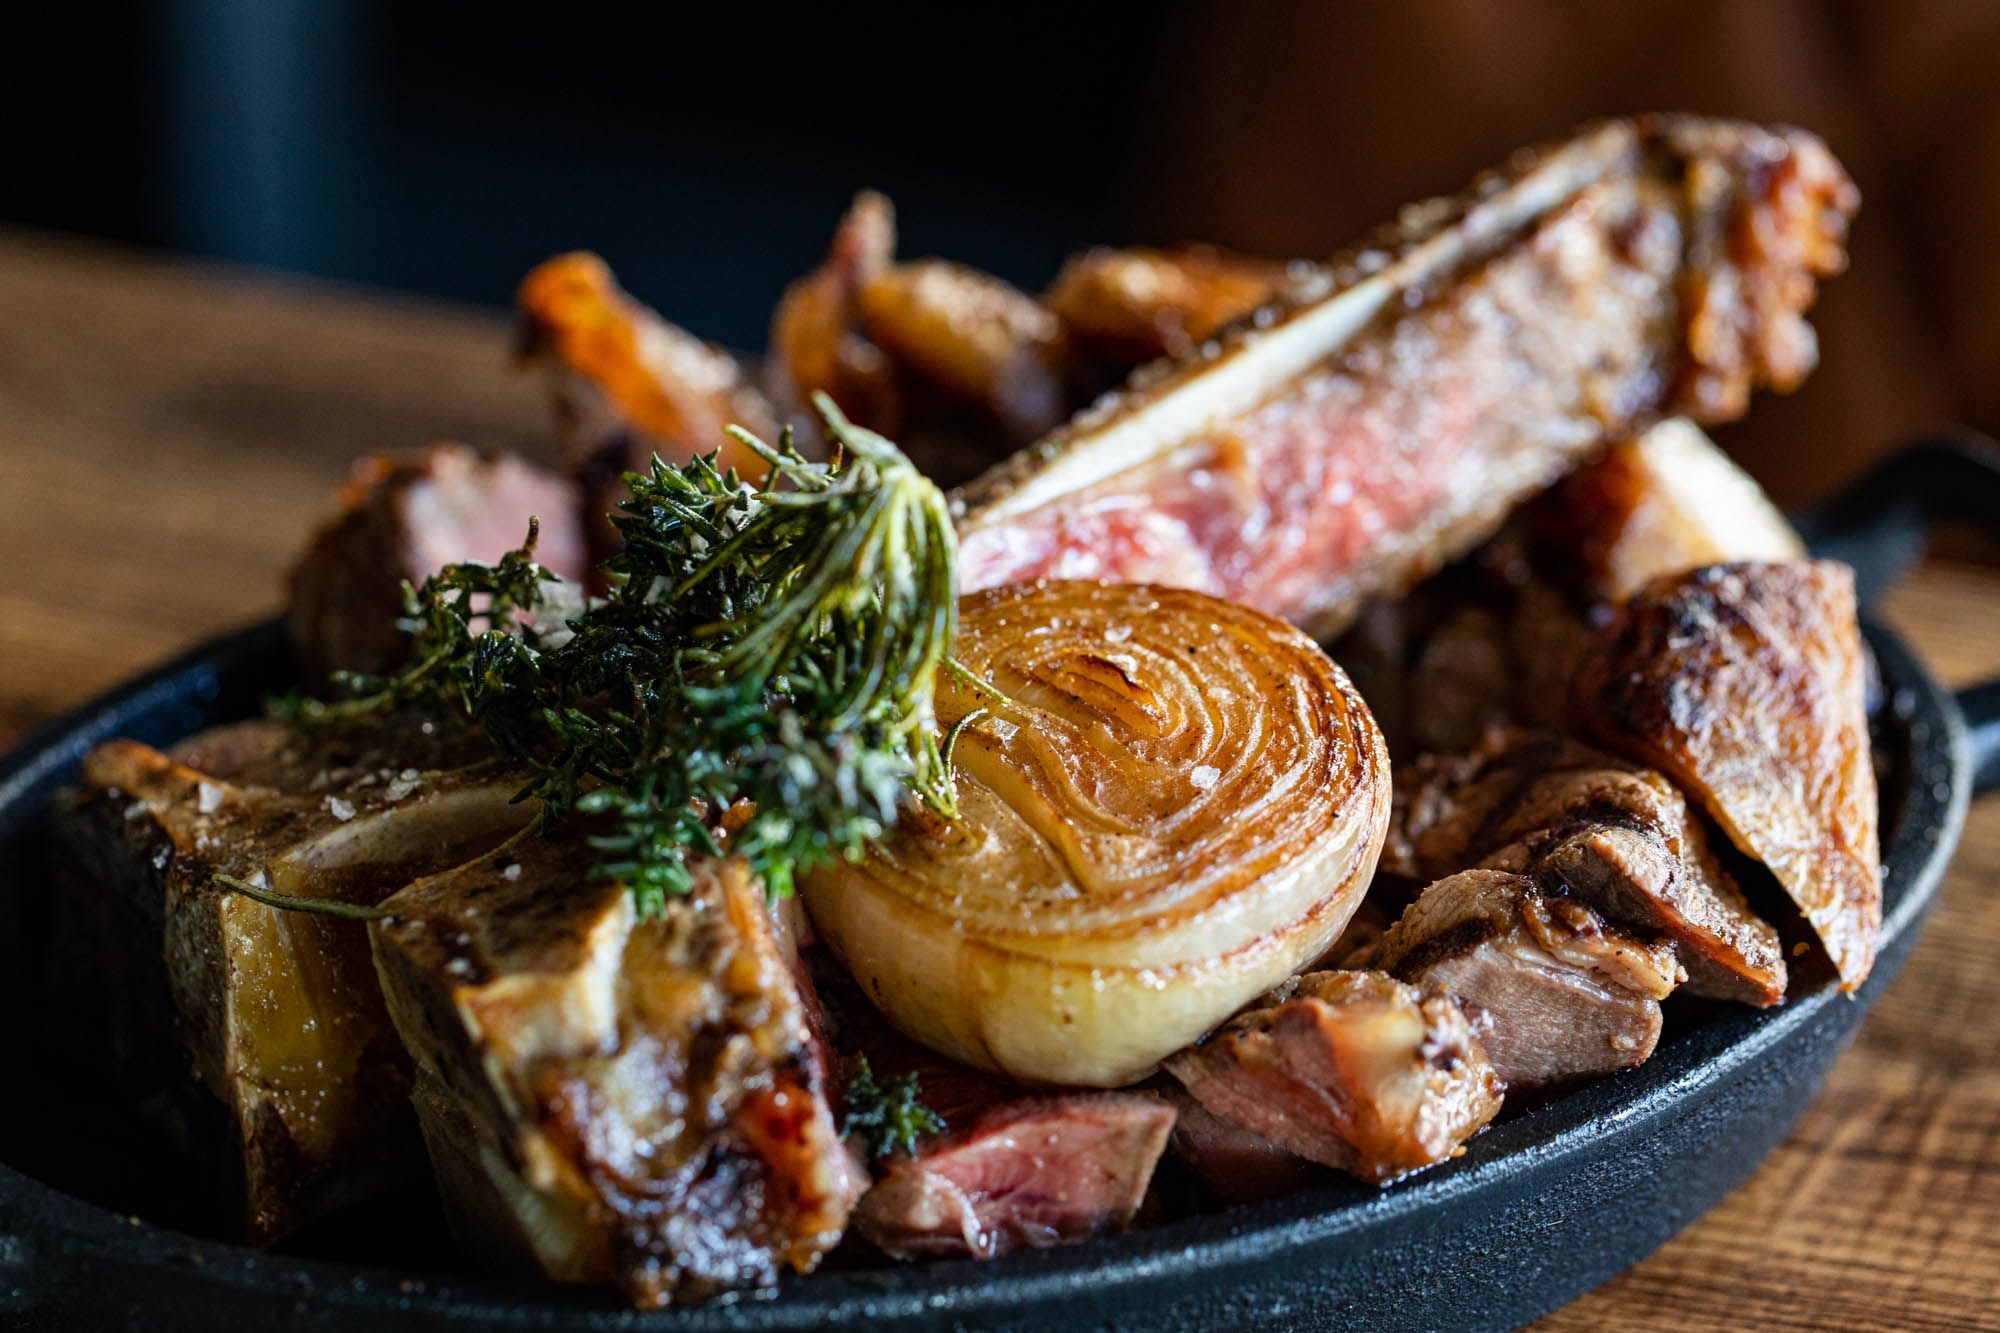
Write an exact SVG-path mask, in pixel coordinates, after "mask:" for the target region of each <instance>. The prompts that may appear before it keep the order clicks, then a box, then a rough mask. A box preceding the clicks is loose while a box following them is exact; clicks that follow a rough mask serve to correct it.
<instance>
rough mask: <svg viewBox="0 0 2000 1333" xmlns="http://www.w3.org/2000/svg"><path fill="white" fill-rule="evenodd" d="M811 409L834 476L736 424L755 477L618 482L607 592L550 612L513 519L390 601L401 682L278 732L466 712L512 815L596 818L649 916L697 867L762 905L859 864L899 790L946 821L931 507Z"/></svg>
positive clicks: (692, 472) (944, 640)
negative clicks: (750, 877) (405, 712)
mask: <svg viewBox="0 0 2000 1333" xmlns="http://www.w3.org/2000/svg"><path fill="white" fill-rule="evenodd" d="M815 406H816V407H817V408H818V409H819V412H820V414H821V416H822V417H823V418H824V420H825V423H826V428H827V435H828V438H829V439H830V440H832V441H833V442H834V443H835V445H836V451H835V455H834V458H833V459H832V461H830V462H827V463H815V462H812V461H810V460H808V459H806V458H805V457H803V456H802V455H800V454H799V453H798V452H797V450H795V449H794V448H793V447H792V443H791V439H790V436H789V433H788V434H787V436H786V437H785V438H784V439H783V440H781V441H780V443H779V444H778V445H777V446H776V447H775V448H774V447H772V446H770V445H768V444H766V443H765V442H764V441H762V440H760V439H758V438H756V437H755V436H753V435H751V434H750V433H749V432H747V431H743V430H740V429H737V428H733V427H732V428H731V432H730V433H731V434H732V435H733V436H734V437H735V438H736V439H737V440H738V441H740V442H741V443H743V444H744V445H746V446H747V447H749V448H750V449H751V450H753V451H754V452H755V453H756V454H757V455H758V456H759V457H761V458H762V459H763V460H764V461H765V463H766V464H767V465H768V468H769V470H768V472H767V473H766V475H765V476H764V478H763V479H762V481H761V482H759V483H754V484H753V483H750V482H746V481H744V480H742V479H740V478H739V477H738V476H737V475H736V473H735V472H734V471H733V470H731V471H729V472H721V471H719V470H718V469H717V467H716V459H715V455H713V454H711V455H709V456H707V457H703V458H697V459H695V460H693V461H691V462H689V463H687V464H685V465H682V466H679V467H669V466H667V465H666V464H664V463H662V462H661V461H660V460H659V459H658V458H655V459H654V460H653V462H652V466H651V467H650V469H649V470H648V471H646V472H643V473H637V472H635V473H627V474H626V477H625V481H626V485H627V487H628V488H629V490H630V492H631V498H630V499H627V500H625V501H623V502H622V503H621V504H620V505H619V507H618V513H617V514H615V515H614V516H613V519H612V522H613V524H614V526H615V527H616V528H617V529H618V532H619V534H620V535H621V536H622V538H623V539H624V547H623V550H622V551H621V552H620V553H619V554H618V555H616V556H614V557H613V558H612V559H611V560H609V561H608V562H607V563H606V564H605V565H604V567H603V573H604V575H605V578H606V582H607V585H608V588H607V592H606V594H605V595H604V596H603V597H601V598H595V599H591V600H590V601H589V602H588V603H587V604H583V605H581V606H575V605H572V606H571V607H570V609H569V610H568V611H567V612H562V611H560V610H559V609H558V607H559V603H560V602H561V600H562V597H561V594H562V593H563V592H564V591H565V590H566V589H568V586H569V585H563V584H560V583H559V582H558V581H557V580H555V579H554V576H553V575H551V574H549V573H548V571H546V570H545V569H543V568H542V567H541V566H540V565H538V564H536V563H535V560H534V539H535V530H534V528H533V527H532V526H531V527H530V529H529V534H528V540H527V542H526V543H524V544H523V546H522V547H521V548H520V549H518V550H516V551H513V552H510V553H509V554H508V555H507V556H505V557H503V558H502V559H501V560H500V561H499V562H498V563H497V564H495V565H491V566H487V565H478V564H458V565H453V566H450V567H449V568H447V569H445V570H443V571H442V572H440V573H438V574H436V575H434V576H433V577H431V578H429V579H427V580H425V582H424V584H423V586H422V587H421V588H417V589H406V597H405V602H406V605H405V615H404V618H403V621H402V625H403V627H404V628H405V629H406V630H407V631H408V632H409V633H410V635H411V654H410V658H409V662H408V665H406V666H405V667H403V668H402V669H401V670H399V671H396V672H394V673H392V674H389V675H387V676H381V677H347V678H345V679H343V680H341V681H339V682H337V684H338V685H339V686H340V687H341V690H342V694H343V697H341V698H339V699H337V700H334V701H331V702H321V701H303V702H294V703H293V704H291V705H290V706H289V708H288V709H287V710H286V711H287V713H288V715H289V716H292V717H293V718H295V719H296V720H297V721H299V722H300V723H301V724H304V725H308V726H324V725H338V724H341V723H344V722H352V721H355V720H359V719H363V718H368V717H376V716H380V715H383V714H386V713H388V712H391V711H393V710H397V709H404V708H420V709H428V710H432V711H439V712H447V713H456V714H459V715H462V716H463V717H464V718H466V719H467V720H468V721H469V722H470V723H471V724H472V725H473V726H474V727H476V728H477V729H479V730H480V731H481V732H482V733H483V734H484V735H485V737H486V738H487V740H488V741H490V742H491V744H492V746H493V749H494V751H495V753H496V754H497V755H498V756H499V757H500V758H502V759H504V760H506V761H508V762H510V763H518V764H521V765H523V766H525V767H527V768H528V769H529V770H530V772H531V773H532V779H531V780H530V781H529V783H528V785H527V786H526V787H525V788H524V789H523V790H522V792H521V797H522V798H523V799H534V800H537V801H540V802H541V805H542V813H543V818H544V821H545V823H546V824H547V825H550V826H553V825H557V824H561V823H564V822H566V821H568V820H569V819H571V818H572V817H574V816H577V815H583V816H587V817H589V818H590V821H591V827H592V828H593V829H594V832H593V834H592V841H593V843H594V845H595V846H596V847H597V849H598V851H599V853H600V860H599V862H598V865H597V873H598V874H599V875H600V876H609V877H615V878H617V879H620V880H622V881H624V882H625V883H626V885H627V886H629V887H630V888H631V890H632V892H633V894H634V896H635V898H636V900H637V905H638V907H639V909H640V911H641V912H642V913H644V914H650V913H652V912H655V911H657V910H659V908H660V907H661V906H662V905H663V904H664V902H665V900H666V898H667V897H668V896H670V895H676V894H684V893H686V892H688V891H689V889H690V887H691V884H692V880H691V875H690V859H691V858H694V857H700V856H713V855H717V854H720V853H723V852H724V851H727V852H728V853H729V854H731V855H735V856H740V857H742V858H743V859H744V860H745V861H746V862H748V863H749V866H750V869H751V870H752V871H753V872H754V873H756V874H757V875H758V876H760V877H761V879H762V881H763V883H764V886H765V890H766V892H767V893H768V894H770V895H771V896H772V897H773V898H777V897H781V896H784V895H786V894H788V893H790V892H791V890H792V885H793V882H794V880H795V879H796V877H797V876H798V875H799V874H800V873H801V872H803V871H805V870H808V869H810V868H812V867H814V866H816V865H822V864H825V863H827V862H830V861H832V860H833V859H835V858H839V857H847V858H853V857H856V856H858V855H859V854H860V853H861V850H862V849H863V848H864V847H865V846H866V845H867V844H868V843H869V842H870V841H872V840H874V839H876V838H879V837H881V836H882V834H883V833H884V832H886V831H887V830H888V828H889V827H890V826H891V825H892V824H893V823H894V822H895V820H896V817H897V812H898V808H899V806H900V803H901V802H902V801H903V799H904V798H905V795H906V794H908V795H911V796H914V797H915V798H916V799H917V800H919V801H921V802H922V803H923V804H924V805H926V806H928V807H930V808H931V809H932V810H934V811H936V812H937V813H939V814H942V815H946V816H950V815H952V814H954V813H955V812H956V802H955V798H954V793H953V784H952V774H951V763H950V743H949V739H950V738H944V737H940V735H939V732H938V725H937V719H936V716H935V712H934V710H933V697H934V689H935V679H936V676H937V672H938V671H939V670H940V669H941V668H945V667H946V666H947V665H948V664H949V666H950V667H951V669H953V670H954V671H955V672H957V673H962V672H963V668H961V667H958V666H957V664H956V663H951V662H950V659H949V652H950V648H951V643H952V639H953V636H954V634H955V633H956V630H957V615H958V602H957V574H956V555H957V546H956V540H955V537H954V535H953V531H952V525H951V520H950V516H949V514H948V512H947V510H946V507H945V500H944V497H943V495H942V494H940V493H939V491H938V489H937V487H936V486H935V485H933V484H932V483H931V482H930V481H929V480H928V479H927V478H926V477H924V476H923V474H922V473H920V472H919V471H917V469H916V468H915V466H914V465H912V464H911V463H910V461H909V460H908V459H907V458H905V457H904V456H903V454H902V453H901V452H900V451H899V450H898V449H897V448H896V447H895V446H894V445H893V444H891V443H890V442H889V441H888V440H886V439H883V438H882V437H881V436H879V435H877V434H875V433H874V432H872V431H869V430H865V429H863V428H861V427H858V426H855V425H853V424H851V423H850V422H848V421H847V419H846V418H845V417H843V416H842V415H841V413H840V411H839V409H838V408H836V407H835V406H834V404H833V403H832V401H831V400H829V399H827V398H826V397H825V396H823V395H822V396H820V397H818V398H816V399H815ZM558 621H559V624H558V623H557V622H558Z"/></svg>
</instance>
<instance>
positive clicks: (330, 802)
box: [326, 796, 354, 824]
mask: <svg viewBox="0 0 2000 1333" xmlns="http://www.w3.org/2000/svg"><path fill="white" fill-rule="evenodd" d="M326 812H327V813H328V814H330V815H332V816H333V817H334V818H335V819H338V820H339V821H340V822H341V823H343V824H345V823H346V822H347V821H348V820H350V819H352V818H354V802H352V801H343V800H341V799H340V798H339V797H338V796H329V797H327V798H326Z"/></svg>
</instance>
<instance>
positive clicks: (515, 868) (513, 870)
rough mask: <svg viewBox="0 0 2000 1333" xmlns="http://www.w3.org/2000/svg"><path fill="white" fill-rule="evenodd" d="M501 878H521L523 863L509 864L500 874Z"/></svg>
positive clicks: (513, 862)
mask: <svg viewBox="0 0 2000 1333" xmlns="http://www.w3.org/2000/svg"><path fill="white" fill-rule="evenodd" d="M500 878H502V879H519V878H521V863H520V862H519V861H512V862H509V863H508V865H507V868H506V869H504V870H502V871H501V872H500Z"/></svg>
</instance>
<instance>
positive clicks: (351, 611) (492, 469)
mask: <svg viewBox="0 0 2000 1333" xmlns="http://www.w3.org/2000/svg"><path fill="white" fill-rule="evenodd" d="M530 518H535V519H538V520H539V521H540V524H541V535H540V537H539V539H538V540H537V542H536V544H535V558H536V559H537V560H539V561H540V562H541V563H542V564H543V565H545V566H547V567H548V568H549V569H550V570H552V571H554V572H555V573H557V574H560V575H561V576H562V577H564V578H567V579H581V578H583V577H584V576H585V575H586V574H588V573H589V571H590V557H589V553H588V551H587V550H586V543H585V541H584V509H583V498H582V496H581V494H580V492H579V491H578V489H577V487H576V486H575V484H574V483H572V482H570V481H567V480H565V479H564V478H561V477H558V476H556V475H554V474H553V473H550V472H546V471H544V470H543V469H541V468H538V467H536V466H535V465H534V464H532V463H529V462H526V461H525V460H523V459H519V458H515V457H512V456H506V455H503V456H501V457H499V458H491V459H489V458H483V457H481V456H480V455H479V454H477V453H475V452H474V451H473V450H471V449H468V448H466V447H465V446H464V445H459V444H435V445H432V446H431V447H430V448H428V449H426V450H424V451H423V452H422V453H421V454H419V455H417V456H416V457H415V458H412V459H398V458H392V457H389V456H386V455H376V456H374V457H370V458H364V459H362V460H361V461H360V462H359V463H356V464H355V465H354V470H353V472H352V474H351V475H350V476H349V477H348V480H347V484H346V485H345V486H344V487H343V488H342V489H341V491H340V495H339V497H338V499H337V501H336V504H335V512H334V514H333V516H332V517H331V518H330V519H328V520H327V522H326V523H325V524H324V525H322V526H321V528H320V529H319V531H318V532H317V533H315V534H314V535H313V538H312V541H311V543H310V544H308V545H307V547H306V549H305V551H304V552H303V553H302V554H301V555H300V557H299V560H298V563H297V564H296V565H294V566H293V567H292V572H291V587H290V593H291V596H290V598H289V601H288V605H289V611H290V620H291V630H292V643H293V645H294V647H295V648H296V649H297V651H298V654H299V660H300V663H301V665H302V666H303V667H304V668H305V671H306V674H307V675H308V677H310V678H311V679H314V680H324V679H325V678H326V677H327V675H328V674H330V673H331V672H333V671H336V670H343V671H362V672H379V671H385V670H387V669H388V668H390V667H392V666H394V665H396V664H397V663H399V662H401V661H402V659H403V656H404V654H405V652H406V649H407V645H408V636H407V635H405V634H404V632H403V631H402V630H401V629H399V628H397V625H396V621H397V618H398V617H400V616H401V615H402V613H403V597H402V592H401V589H402V585H403V583H404V581H405V580H407V581H409V582H410V583H412V584H421V583H422V582H423V581H424V580H425V579H426V578H428V577H429V576H430V575H432V574H435V573H437V572H438V571H439V570H441V569H443V568H444V567H445V566H446V565H448V564H452V563H453V562H455V561H460V560H471V561H478V562H482V563H487V564H491V563H492V562H494V561H496V560H498V559H499V558H500V557H501V556H502V555H504V554H506V553H507V552H508V551H511V550H513V549H514V548H515V547H517V546H519V545H520V544H521V542H522V539H523V538H525V537H526V536H527V533H528V520H529V519H530Z"/></svg>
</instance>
